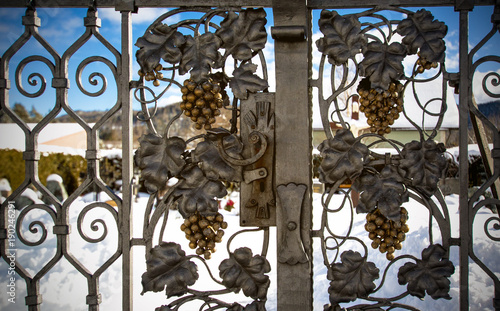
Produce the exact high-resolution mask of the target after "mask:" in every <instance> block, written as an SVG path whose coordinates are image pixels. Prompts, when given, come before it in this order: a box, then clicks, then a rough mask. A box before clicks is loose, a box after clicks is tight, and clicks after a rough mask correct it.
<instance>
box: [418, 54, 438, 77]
mask: <svg viewBox="0 0 500 311" xmlns="http://www.w3.org/2000/svg"><path fill="white" fill-rule="evenodd" d="M417 54H418V59H417V65H418V67H417V73H423V72H424V71H425V70H429V69H431V68H437V67H438V63H437V62H429V61H427V60H426V59H425V58H423V57H422V56H421V55H420V52H418V53H417Z"/></svg>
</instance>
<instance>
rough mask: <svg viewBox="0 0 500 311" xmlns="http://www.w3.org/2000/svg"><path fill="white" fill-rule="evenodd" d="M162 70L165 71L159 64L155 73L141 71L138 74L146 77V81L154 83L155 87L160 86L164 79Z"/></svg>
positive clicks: (154, 70)
mask: <svg viewBox="0 0 500 311" xmlns="http://www.w3.org/2000/svg"><path fill="white" fill-rule="evenodd" d="M161 70H163V66H162V65H161V64H158V65H157V66H156V67H155V68H154V69H153V71H150V72H144V71H142V70H141V69H140V70H139V72H138V74H139V76H141V77H144V79H145V80H146V81H153V85H154V86H160V80H161V79H163V73H161V72H160V71H161Z"/></svg>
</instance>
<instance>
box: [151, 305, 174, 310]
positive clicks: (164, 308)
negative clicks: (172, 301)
mask: <svg viewBox="0 0 500 311" xmlns="http://www.w3.org/2000/svg"><path fill="white" fill-rule="evenodd" d="M155 311H172V309H170V308H169V307H168V306H165V305H163V306H161V307H158V308H156V309H155Z"/></svg>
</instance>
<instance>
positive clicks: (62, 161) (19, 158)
mask: <svg viewBox="0 0 500 311" xmlns="http://www.w3.org/2000/svg"><path fill="white" fill-rule="evenodd" d="M86 173H87V160H85V158H83V157H81V156H78V155H67V154H63V153H51V154H48V155H43V154H42V155H41V156H40V161H39V162H38V176H39V179H40V181H41V182H42V183H43V184H44V185H45V184H46V180H47V177H48V176H49V175H51V174H58V175H60V176H61V177H62V178H63V180H64V184H65V186H66V190H67V191H68V193H72V192H74V191H75V190H76V188H78V186H79V185H80V184H81V182H82V180H83V178H85V175H86ZM0 178H7V179H8V180H9V182H10V186H11V188H12V190H14V189H16V188H17V187H19V186H20V185H21V184H22V182H23V181H24V178H25V170H24V160H23V153H22V152H20V151H17V150H11V149H0Z"/></svg>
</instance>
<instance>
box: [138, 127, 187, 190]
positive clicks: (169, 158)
mask: <svg viewBox="0 0 500 311" xmlns="http://www.w3.org/2000/svg"><path fill="white" fill-rule="evenodd" d="M139 143H140V147H139V148H138V149H137V151H136V153H135V163H136V165H137V166H138V167H139V168H140V169H141V170H142V173H141V178H143V179H144V186H145V187H146V189H147V190H148V192H149V193H154V192H156V191H159V190H163V189H165V187H166V185H167V181H168V179H169V178H171V177H173V176H176V175H177V174H179V173H180V172H181V170H182V168H183V167H184V165H185V160H184V158H183V157H182V154H183V153H184V151H185V149H186V142H185V141H184V140H183V139H182V138H179V137H171V138H164V137H161V136H158V135H155V134H147V135H143V136H141V138H139Z"/></svg>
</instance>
